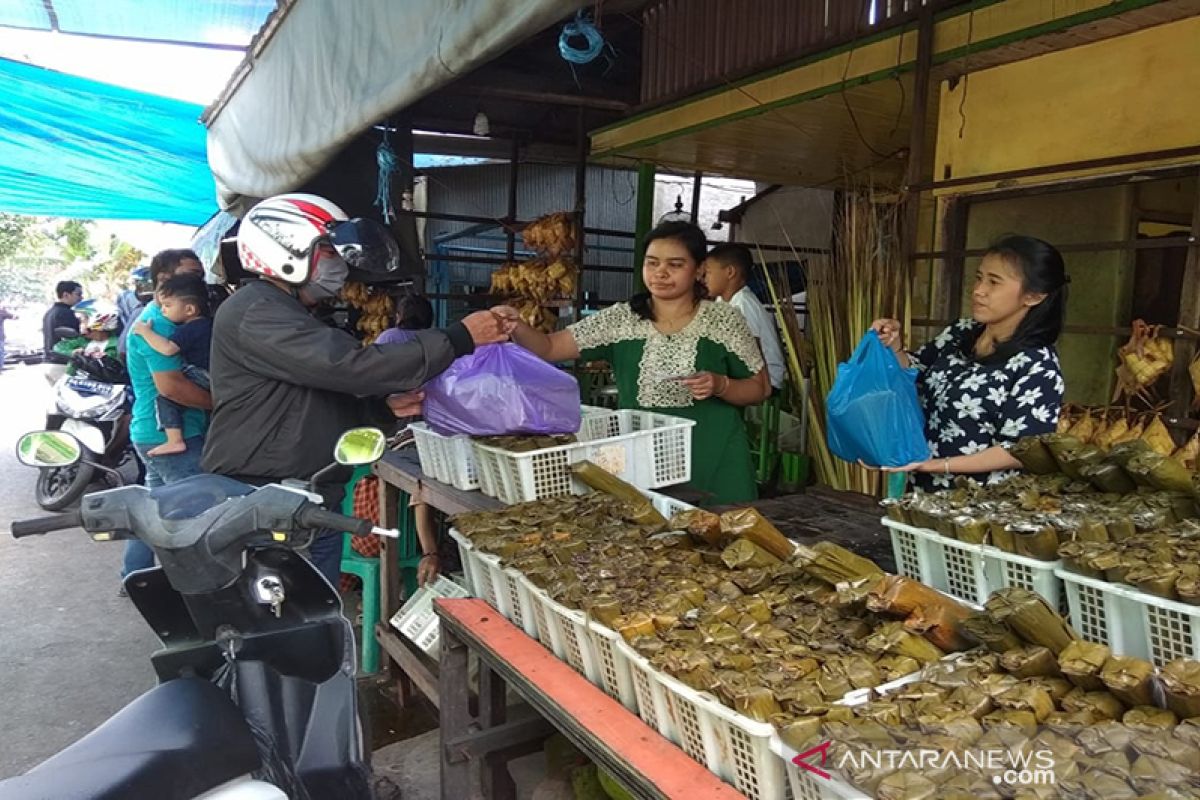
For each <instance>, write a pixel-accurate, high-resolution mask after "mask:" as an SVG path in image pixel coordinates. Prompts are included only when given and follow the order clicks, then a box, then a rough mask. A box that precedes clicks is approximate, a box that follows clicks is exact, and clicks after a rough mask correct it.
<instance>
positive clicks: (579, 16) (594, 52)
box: [558, 9, 605, 64]
mask: <svg viewBox="0 0 1200 800" xmlns="http://www.w3.org/2000/svg"><path fill="white" fill-rule="evenodd" d="M578 38H582V39H583V40H584V46H583V47H576V46H575V45H573V44H572V43H571V40H572V39H578ZM604 47H605V41H604V35H603V34H602V33H600V31H599V30H598V29H597V28H596V25H595V23H594V22H592V21H591V20H590V19H588V18H587V17H586V16H584V13H583V9H580V10H579V11H578V12H576V14H575V19H574V20H572V21H571V22H568V23H567V24H566V25H563V29H562V34H561V35H559V37H558V52H559V54H560V55H561V56H562V57H563V60H564V61H566V62H567V63H568V64H590V63H592V62H593V61H595V60H596V59H597V58H599V57H600V54H601V53H602V52H604Z"/></svg>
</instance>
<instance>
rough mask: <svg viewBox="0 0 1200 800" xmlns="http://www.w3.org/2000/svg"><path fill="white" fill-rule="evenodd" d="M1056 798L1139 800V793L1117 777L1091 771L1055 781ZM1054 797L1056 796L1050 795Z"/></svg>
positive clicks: (1107, 773) (1111, 774)
mask: <svg viewBox="0 0 1200 800" xmlns="http://www.w3.org/2000/svg"><path fill="white" fill-rule="evenodd" d="M1057 784H1058V785H1057V789H1056V791H1057V792H1059V793H1060V794H1058V795H1057V796H1060V797H1078V798H1089V800H1090V798H1097V800H1101V798H1102V800H1139V797H1140V796H1141V795H1140V793H1139V792H1138V791H1137V790H1136V789H1134V788H1133V786H1131V785H1130V783H1129V782H1128V781H1127V780H1125V779H1124V778H1123V777H1121V776H1119V775H1114V774H1113V773H1111V772H1103V771H1099V770H1092V771H1089V772H1085V773H1082V774H1078V775H1074V776H1072V777H1069V778H1063V779H1061V780H1059V781H1057ZM1051 796H1056V795H1051Z"/></svg>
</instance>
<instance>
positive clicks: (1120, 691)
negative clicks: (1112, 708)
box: [1100, 656, 1154, 708]
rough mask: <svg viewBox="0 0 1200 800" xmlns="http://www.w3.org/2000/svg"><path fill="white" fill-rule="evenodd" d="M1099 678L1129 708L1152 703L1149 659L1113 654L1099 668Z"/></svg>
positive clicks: (1152, 691) (1151, 669)
mask: <svg viewBox="0 0 1200 800" xmlns="http://www.w3.org/2000/svg"><path fill="white" fill-rule="evenodd" d="M1100 680H1102V681H1104V685H1105V686H1106V687H1108V690H1109V691H1110V692H1112V694H1113V696H1114V697H1116V698H1117V699H1118V700H1120V701H1121V702H1122V703H1124V704H1125V705H1126V706H1128V707H1130V708H1133V707H1136V706H1149V705H1154V665H1153V664H1151V663H1150V662H1149V661H1144V660H1142V659H1140V658H1131V657H1129V656H1113V657H1112V658H1110V659H1109V660H1108V661H1106V662H1105V663H1104V668H1103V669H1101V670H1100Z"/></svg>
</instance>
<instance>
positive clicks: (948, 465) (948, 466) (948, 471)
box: [946, 458, 950, 475]
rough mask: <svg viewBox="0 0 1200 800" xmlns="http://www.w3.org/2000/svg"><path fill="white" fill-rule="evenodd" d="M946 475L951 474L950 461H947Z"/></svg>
mask: <svg viewBox="0 0 1200 800" xmlns="http://www.w3.org/2000/svg"><path fill="white" fill-rule="evenodd" d="M946 474H947V475H949V474H950V459H948V458H947V459H946Z"/></svg>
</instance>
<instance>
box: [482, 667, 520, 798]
mask: <svg viewBox="0 0 1200 800" xmlns="http://www.w3.org/2000/svg"><path fill="white" fill-rule="evenodd" d="M507 694H508V692H507V685H506V684H505V683H504V679H503V678H501V677H500V676H499V675H497V674H496V672H495V670H493V669H492V668H491V667H490V666H488V665H487V664H486V663H484V662H483V661H480V663H479V727H480V728H481V729H482V730H485V731H486V730H487V729H489V728H494V727H496V726H498V725H503V724H504V722H505V716H506V712H507V710H508V697H507ZM484 761H485V765H486V766H485V768H484V770H483V795H484V797H488V798H491V800H516V796H517V786H516V784H515V783H513V779H512V775H511V773H509V771H508V764H507V763H505V762H504V761H500V760H498V759H495V758H486V759H485V760H484Z"/></svg>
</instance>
